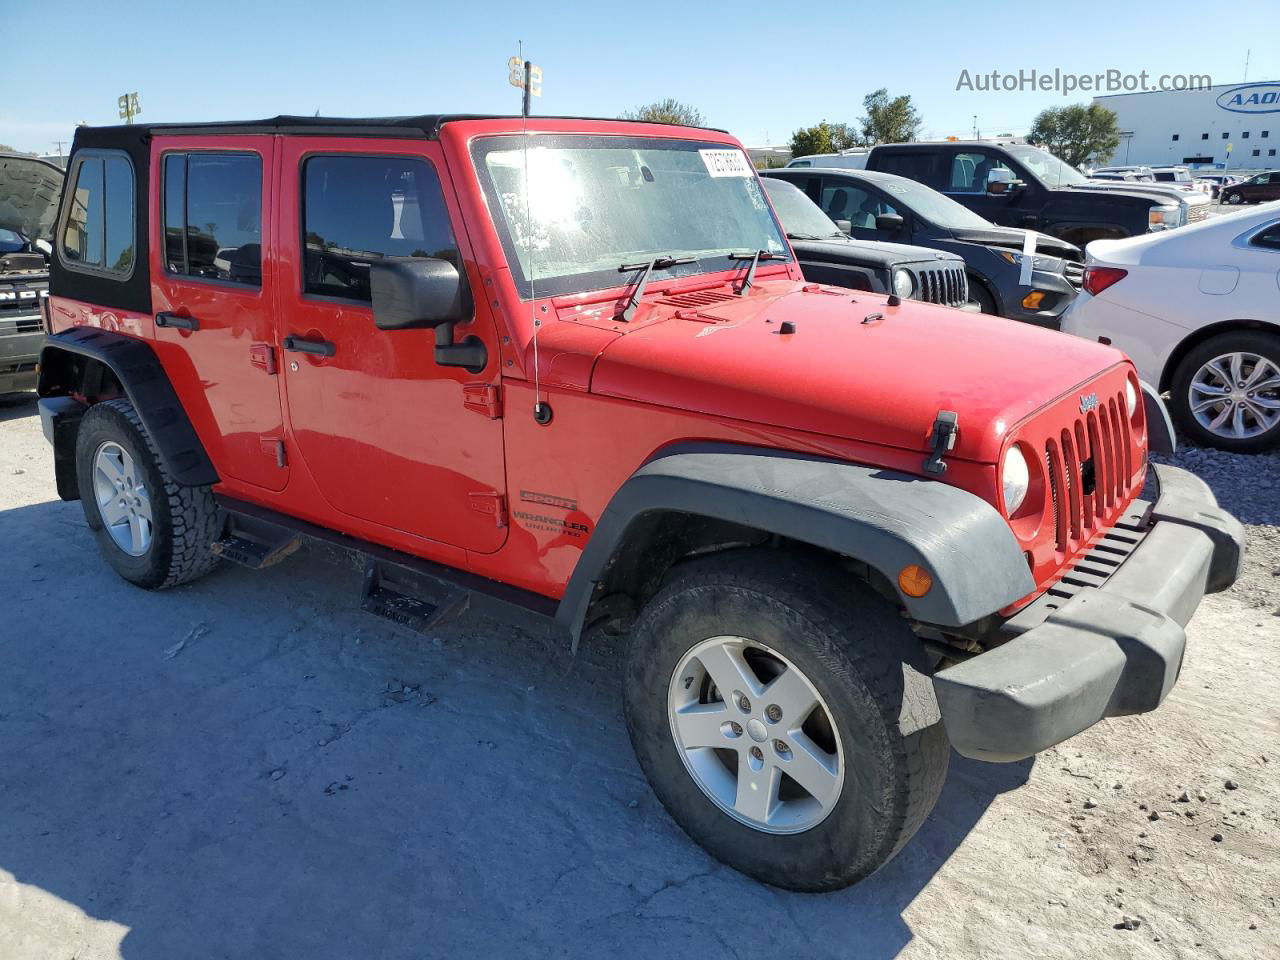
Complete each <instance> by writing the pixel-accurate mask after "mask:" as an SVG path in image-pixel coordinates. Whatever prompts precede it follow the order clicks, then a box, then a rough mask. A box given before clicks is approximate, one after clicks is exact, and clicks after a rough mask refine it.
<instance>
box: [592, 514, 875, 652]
mask: <svg viewBox="0 0 1280 960" xmlns="http://www.w3.org/2000/svg"><path fill="white" fill-rule="evenodd" d="M752 547H767V548H772V549H778V550H783V549H790V550H793V551H797V552H804V553H808V554H810V555H812V556H815V557H820V558H823V559H825V560H826V561H828V562H830V563H832V564H835V565H838V566H841V567H842V568H844V569H845V570H846V571H848V572H849V573H851V574H852V575H854V576H856V577H858V578H859V579H862V580H865V581H867V582H868V583H870V584H871V585H872V586H873V587H874V588H875V589H877V590H878V591H880V592H881V593H882V594H883V595H885V596H886V597H888V598H889V599H891V600H893V601H894V602H895V603H896V602H897V601H898V597H897V594H896V592H895V591H894V590H893V588H892V586H891V585H890V584H889V582H888V581H887V580H885V578H884V577H883V576H882V575H881V574H880V573H879V572H878V571H876V570H874V569H873V568H871V567H869V566H868V565H866V564H864V563H862V562H860V561H857V560H854V559H852V558H850V557H845V556H841V555H839V554H835V553H831V552H830V551H827V550H823V549H821V548H818V547H814V546H812V545H810V544H807V543H801V542H800V541H798V540H793V539H791V538H790V537H783V536H778V535H777V534H773V533H769V532H767V531H764V530H760V529H757V528H755V527H751V526H748V525H745V524H738V523H732V522H729V521H726V520H717V519H715V518H712V517H704V516H699V515H697V514H691V513H683V512H679V511H674V510H655V511H651V512H649V513H645V514H643V515H641V516H640V517H637V518H636V519H635V521H633V522H632V524H631V525H630V526H629V527H628V528H627V530H626V533H625V534H624V535H623V537H622V539H621V541H619V543H618V544H617V546H616V547H615V549H614V551H613V555H612V556H611V557H610V558H609V562H608V563H607V564H606V565H605V568H604V570H603V571H602V573H601V577H600V580H599V581H598V582H597V583H596V587H595V590H594V592H593V594H592V599H591V604H590V606H589V607H588V610H587V615H586V618H585V621H584V628H585V627H589V626H591V625H593V624H601V623H606V622H608V621H614V622H617V623H620V624H621V626H622V627H624V628H625V626H628V625H629V624H630V621H631V620H632V619H634V617H635V615H636V613H638V612H639V610H640V609H641V608H642V607H643V606H644V605H645V604H646V603H648V601H649V600H650V599H651V598H652V597H653V595H654V594H656V593H657V592H658V591H659V590H660V589H662V586H663V584H664V583H665V582H666V579H667V576H668V574H670V573H671V571H672V570H673V569H675V568H676V567H678V566H680V565H681V564H682V563H685V562H688V561H690V560H694V559H697V558H700V557H705V556H707V555H708V554H713V553H724V552H727V551H731V550H742V549H748V548H752Z"/></svg>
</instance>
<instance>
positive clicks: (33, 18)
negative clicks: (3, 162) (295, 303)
mask: <svg viewBox="0 0 1280 960" xmlns="http://www.w3.org/2000/svg"><path fill="white" fill-rule="evenodd" d="M1212 9H1213V8H1212V7H1211V6H1206V5H1205V4H1204V3H1202V2H1195V3H1191V2H1182V0H1163V2H1161V3H1159V4H1156V5H1154V6H1153V5H1152V4H1141V5H1139V4H1133V5H1123V6H1122V5H1120V4H1109V5H1099V4H1084V5H1082V7H1080V8H1076V6H1075V5H1074V4H1070V3H1052V4H1050V3H1034V4H1028V3H1020V4H1019V3H1002V2H996V0H984V2H979V3H970V4H967V5H957V4H954V3H942V2H933V0H922V2H917V3H912V4H902V3H897V4H888V3H883V4H876V5H869V4H854V3H851V2H844V3H839V2H832V3H828V2H819V0H814V2H810V3H805V4H796V5H783V4H775V3H767V4H766V3H754V2H739V3H736V4H731V3H723V2H722V3H699V2H691V0H686V2H684V3H658V4H645V3H641V4H610V5H607V6H606V5H603V4H566V3H556V2H551V0H541V2H539V0H527V2H525V3H519V4H516V3H507V2H485V3H475V4H467V3H461V4H460V3H457V2H451V3H445V4H441V3H431V2H425V0H419V2H414V3H409V2H380V0H362V2H358V3H352V2H345V3H337V2H329V0H311V2H308V3H292V2H272V0H257V2H242V0H217V2H211V3H208V4H200V3H182V4H179V3H174V2H172V0H170V2H167V3H155V2H150V0H136V2H125V3H103V2H100V0H99V2H92V3H82V2H77V0H67V2H61V3H46V4H34V3H29V2H21V0H0V36H4V37H8V38H10V40H11V41H12V39H13V38H15V37H25V38H28V39H27V40H24V41H23V42H22V43H21V44H17V45H15V44H13V43H12V42H10V43H9V44H8V50H9V53H8V54H7V55H6V56H5V58H4V59H5V65H4V68H3V69H4V73H5V80H4V93H5V96H4V98H3V101H0V143H9V144H12V145H13V146H16V147H18V148H19V149H26V150H36V151H39V152H52V151H53V150H54V146H53V141H55V140H66V139H70V135H71V132H72V128H73V127H74V125H75V124H76V123H77V122H79V121H81V120H84V121H87V122H89V123H91V124H102V123H116V122H118V120H117V118H116V97H117V95H118V94H120V93H123V92H125V91H127V90H137V91H138V92H139V98H140V100H141V104H142V109H143V113H142V116H141V117H140V118H139V119H140V120H142V121H174V120H188V121H196V120H227V119H248V118H252V117H260V116H271V115H275V114H278V113H304V114H312V113H314V112H315V111H316V110H317V109H318V110H320V112H321V113H322V114H325V115H333V116H359V115H366V116H370V115H386V114H399V113H433V112H479V113H489V112H494V113H509V112H515V111H518V110H519V92H518V91H517V90H516V89H515V88H513V87H510V86H508V85H507V77H506V66H505V64H506V60H507V58H508V57H509V56H511V55H512V54H514V53H515V52H516V43H517V41H518V40H523V41H524V45H525V51H526V53H527V55H529V56H530V58H531V59H533V60H534V62H536V63H538V64H540V65H541V66H542V67H543V70H544V71H545V82H544V84H545V90H544V96H543V97H542V99H541V102H538V101H535V112H540V113H548V114H552V113H562V114H571V115H592V116H616V115H617V114H619V113H620V112H622V111H623V110H626V109H628V108H631V107H634V106H637V105H639V104H641V103H645V102H648V101H651V100H655V99H660V98H662V97H666V96H673V97H676V98H678V99H681V100H684V101H687V102H689V103H692V104H694V105H695V106H697V107H698V108H699V109H700V110H702V112H703V114H704V116H705V117H706V120H707V122H708V123H709V124H711V125H712V126H719V127H724V128H726V129H728V130H730V131H731V132H733V133H734V134H736V135H737V136H738V137H739V138H741V139H742V140H743V141H745V142H747V143H749V144H753V145H754V144H761V143H765V142H766V141H768V142H774V143H785V142H786V141H787V140H788V139H789V136H790V133H791V131H792V130H794V129H795V128H797V127H800V126H807V125H809V124H812V123H816V122H817V121H819V120H822V119H824V118H825V119H829V120H833V121H834V120H845V121H854V120H856V119H857V117H859V116H860V115H861V112H862V108H861V104H862V97H863V96H864V95H865V94H866V93H867V92H869V91H871V90H873V89H875V88H877V87H881V86H884V87H888V89H889V90H890V92H891V93H893V94H895V95H896V94H902V93H905V94H910V95H911V97H912V99H913V101H915V103H916V105H917V107H918V109H919V111H920V113H921V115H922V116H923V118H924V123H925V126H924V132H925V134H926V135H928V136H934V137H943V136H947V135H949V134H957V135H967V134H968V133H969V132H970V129H971V127H972V123H973V115H974V114H977V115H978V123H979V127H980V129H981V131H982V132H983V133H984V134H997V133H1003V132H1013V133H1022V132H1025V130H1026V129H1027V127H1028V126H1029V125H1030V123H1031V119H1032V117H1034V115H1035V114H1036V112H1037V111H1039V110H1040V109H1042V108H1044V107H1046V106H1052V105H1057V104H1063V103H1071V102H1078V101H1086V100H1088V99H1089V95H1087V94H1077V95H1075V96H1072V97H1069V98H1064V97H1062V96H1061V95H1059V94H1055V93H1043V92H1025V93H1006V92H997V93H983V92H976V91H972V92H971V91H957V90H956V83H957V79H958V77H959V76H960V72H961V70H968V71H970V73H971V74H977V73H980V72H989V71H991V70H1000V71H1002V72H1017V71H1018V70H1021V69H1031V68H1036V69H1039V70H1041V71H1046V70H1047V71H1052V70H1053V69H1054V68H1060V69H1062V70H1064V71H1070V72H1074V73H1092V72H1096V71H1102V70H1106V69H1109V68H1113V69H1117V70H1122V71H1126V72H1133V73H1137V72H1138V71H1141V70H1148V71H1150V73H1151V74H1152V75H1153V76H1159V75H1160V74H1165V73H1205V74H1209V75H1210V76H1212V77H1213V79H1214V82H1215V83H1230V82H1235V81H1238V80H1240V79H1242V78H1243V74H1244V58H1245V44H1246V43H1248V44H1249V45H1251V46H1252V58H1251V63H1250V68H1249V79H1251V80H1264V79H1272V80H1274V79H1280V30H1276V29H1275V23H1276V20H1275V8H1274V3H1273V2H1270V3H1262V2H1247V3H1242V4H1233V5H1232V7H1231V8H1230V12H1229V13H1222V14H1214V13H1210V12H1206V11H1211V10H1212ZM1250 22H1255V23H1257V24H1258V27H1257V28H1256V29H1250V28H1249V26H1248V24H1249V23H1250ZM1227 23H1230V24H1232V25H1233V26H1232V27H1231V29H1224V27H1225V26H1226V25H1227ZM1264 25H1265V26H1264ZM1242 38H1243V39H1242ZM19 50H20V51H22V52H21V53H18V52H17V51H19Z"/></svg>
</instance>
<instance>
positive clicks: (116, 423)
mask: <svg viewBox="0 0 1280 960" xmlns="http://www.w3.org/2000/svg"><path fill="white" fill-rule="evenodd" d="M107 441H114V442H115V443H118V444H119V445H120V446H121V447H123V448H124V449H125V450H127V451H128V453H129V455H130V456H131V457H132V458H133V462H134V463H135V464H136V465H137V467H138V469H139V470H141V471H142V473H143V477H144V482H145V484H146V489H147V494H148V496H149V497H150V500H151V512H152V537H151V545H150V546H149V547H148V548H147V550H146V552H145V553H144V554H142V555H141V556H138V557H134V556H130V555H129V554H127V553H125V552H124V551H123V550H121V549H120V548H119V547H117V546H116V544H115V541H113V540H112V539H111V535H110V534H109V533H108V531H107V530H106V528H105V527H104V525H103V522H102V516H101V514H100V513H99V510H98V502H97V499H96V497H95V496H94V486H93V461H94V455H95V453H96V452H97V450H98V448H99V447H100V446H101V445H102V444H103V443H105V442H107ZM76 481H77V483H78V485H79V489H80V504H81V506H82V507H83V509H84V518H85V520H86V522H87V523H88V524H89V529H90V530H92V531H93V534H94V537H95V539H96V540H97V541H98V548H99V550H101V551H102V555H103V557H104V558H105V559H106V561H107V563H109V564H110V565H111V567H112V568H113V569H114V570H115V571H116V573H118V574H120V576H122V577H123V578H124V579H126V580H128V581H129V582H130V583H135V584H137V585H138V586H140V587H145V588H147V589H148V590H162V589H165V588H167V587H173V586H177V585H178V584H181V583H189V582H191V581H192V580H196V579H199V578H200V577H202V576H204V575H205V574H206V573H208V572H209V571H210V570H212V569H213V567H214V566H215V565H216V564H217V562H218V558H217V557H216V556H215V555H214V553H213V552H212V550H211V547H212V545H213V543H214V542H215V541H216V540H217V539H218V538H219V536H220V535H221V532H222V528H223V525H224V522H225V517H224V516H223V514H222V511H221V510H220V509H219V508H218V504H217V501H215V500H214V497H213V494H212V493H211V492H210V488H209V487H207V486H206V487H184V486H180V485H178V484H177V483H175V482H174V481H173V478H172V477H170V476H169V473H168V471H167V470H165V468H164V464H163V463H161V461H160V457H159V455H158V454H157V453H156V448H155V446H154V445H153V444H152V442H151V438H150V437H149V436H148V435H147V431H146V428H145V427H143V425H142V420H141V419H140V418H139V417H138V413H137V411H136V410H134V408H133V404H131V403H130V402H129V401H128V400H126V399H124V398H118V399H115V400H106V401H103V402H101V403H96V404H94V405H93V406H92V407H90V408H89V410H88V411H87V412H86V413H85V415H84V417H83V418H82V419H81V421H80V429H79V431H78V433H77V436H76Z"/></svg>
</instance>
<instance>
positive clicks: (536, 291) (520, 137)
mask: <svg viewBox="0 0 1280 960" xmlns="http://www.w3.org/2000/svg"><path fill="white" fill-rule="evenodd" d="M524 142H528V143H529V146H530V147H547V146H551V147H561V148H567V149H575V148H590V147H593V146H603V147H606V148H614V149H617V148H624V149H625V148H626V147H627V146H636V147H640V148H644V147H648V148H655V147H656V148H659V149H664V148H665V149H678V150H739V151H741V152H742V154H743V157H744V158H746V159H747V162H748V163H750V158H749V157H747V153H746V151H745V150H743V149H742V148H741V147H740V146H738V145H736V144H733V143H726V142H724V141H721V140H703V139H684V138H676V137H656V136H655V137H650V136H637V135H634V134H607V133H530V134H519V133H497V134H492V135H484V136H479V137H476V138H475V139H473V140H472V141H471V143H470V145H469V153H470V155H471V164H472V170H473V172H474V174H475V176H476V179H477V180H478V181H479V183H480V188H481V192H482V193H483V195H484V200H485V208H486V212H487V213H488V216H489V222H490V224H491V225H492V227H493V231H494V234H495V235H496V236H497V238H498V241H499V243H500V244H501V246H502V252H503V255H504V256H505V257H506V261H507V267H508V271H509V273H510V275H511V281H512V283H513V285H514V286H515V288H516V291H517V293H518V294H519V296H520V299H521V300H525V301H527V300H529V299H531V298H533V297H535V296H536V297H539V298H541V297H547V296H573V295H577V294H587V293H596V292H599V291H605V290H612V289H615V288H618V287H622V288H625V287H627V286H629V285H631V284H632V283H634V282H635V279H636V274H635V273H627V272H621V271H619V270H618V269H617V268H612V269H605V270H593V271H584V272H582V273H570V274H561V275H558V276H546V277H541V276H539V275H538V274H537V272H536V270H535V272H534V277H533V282H532V284H531V283H530V281H529V279H528V278H527V277H526V276H525V275H524V270H523V267H522V266H521V263H520V256H519V251H518V250H517V248H516V243H515V238H514V237H513V236H512V232H511V231H510V230H509V229H508V226H507V223H506V219H505V216H504V214H503V211H502V203H501V198H500V197H499V195H498V189H497V185H496V184H495V182H494V179H493V177H492V176H491V174H490V171H489V166H488V164H487V163H486V162H485V158H486V156H487V155H488V154H489V153H491V152H493V151H496V150H505V149H510V148H511V147H512V146H519V145H520V144H521V143H524ZM752 175H753V177H754V178H755V181H756V186H757V188H758V189H759V190H760V192H761V194H762V195H763V196H764V200H765V212H766V213H767V215H768V218H769V222H770V223H772V225H773V229H774V230H775V231H776V232H777V235H778V241H779V242H780V243H781V244H782V249H781V250H779V251H777V252H776V256H775V257H774V258H773V259H771V260H769V263H770V264H778V263H790V262H792V261H793V259H794V255H793V253H792V250H791V245H790V243H788V241H787V234H786V230H785V229H784V227H783V226H782V223H781V221H780V220H779V219H778V216H777V214H776V213H775V212H774V209H773V203H772V201H770V199H769V194H768V192H767V191H766V190H765V188H764V184H763V183H762V182H761V179H760V175H759V174H758V173H755V172H754V167H753V174H752ZM744 179H747V178H744ZM663 252H667V251H663ZM733 252H736V253H744V252H745V253H754V252H755V251H754V250H747V249H746V248H745V247H742V248H735V249H734V251H733ZM639 259H644V258H643V257H640V258H639ZM535 265H536V264H535ZM741 266H742V261H740V260H734V259H731V258H730V257H729V255H728V253H726V254H724V255H721V256H706V257H700V258H696V259H694V261H693V262H692V263H688V264H680V265H677V266H673V267H670V268H668V269H665V270H663V271H662V272H661V273H660V274H655V276H654V279H655V280H657V279H659V278H663V279H674V278H680V277H692V276H699V275H706V274H711V273H720V272H736V271H740V269H741Z"/></svg>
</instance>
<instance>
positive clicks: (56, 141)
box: [53, 140, 67, 160]
mask: <svg viewBox="0 0 1280 960" xmlns="http://www.w3.org/2000/svg"><path fill="white" fill-rule="evenodd" d="M66 142H67V141H65V140H55V141H53V145H54V146H55V147H57V148H58V159H59V160H61V159H62V147H63V145H64V144H65V143H66Z"/></svg>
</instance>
